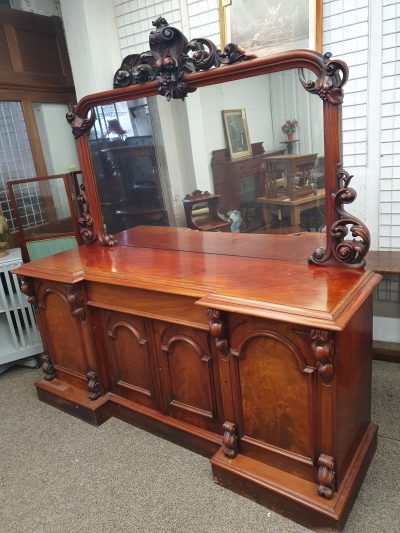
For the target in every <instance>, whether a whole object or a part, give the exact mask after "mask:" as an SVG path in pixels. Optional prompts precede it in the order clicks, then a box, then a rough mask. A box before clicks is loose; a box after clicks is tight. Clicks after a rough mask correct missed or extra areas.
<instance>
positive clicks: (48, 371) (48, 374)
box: [40, 353, 56, 381]
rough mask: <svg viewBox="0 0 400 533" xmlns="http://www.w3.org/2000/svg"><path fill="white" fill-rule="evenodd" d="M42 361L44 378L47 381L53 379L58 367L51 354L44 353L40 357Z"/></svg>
mask: <svg viewBox="0 0 400 533" xmlns="http://www.w3.org/2000/svg"><path fill="white" fill-rule="evenodd" d="M40 362H41V365H42V371H43V374H44V379H45V380H46V381H51V380H53V379H54V378H55V377H56V369H55V366H54V363H53V360H52V358H51V357H50V355H48V354H47V353H44V354H42V355H41V357H40Z"/></svg>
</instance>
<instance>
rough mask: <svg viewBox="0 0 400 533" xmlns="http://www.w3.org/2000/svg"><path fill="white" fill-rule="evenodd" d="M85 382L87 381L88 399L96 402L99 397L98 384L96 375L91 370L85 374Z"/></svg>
mask: <svg viewBox="0 0 400 533" xmlns="http://www.w3.org/2000/svg"><path fill="white" fill-rule="evenodd" d="M86 377H87V380H88V391H89V394H88V397H89V400H97V398H98V397H99V396H101V392H100V383H99V380H98V379H97V374H96V372H94V371H93V370H90V371H89V372H88V373H87V374H86Z"/></svg>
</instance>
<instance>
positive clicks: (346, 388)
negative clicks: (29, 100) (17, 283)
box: [18, 18, 380, 530]
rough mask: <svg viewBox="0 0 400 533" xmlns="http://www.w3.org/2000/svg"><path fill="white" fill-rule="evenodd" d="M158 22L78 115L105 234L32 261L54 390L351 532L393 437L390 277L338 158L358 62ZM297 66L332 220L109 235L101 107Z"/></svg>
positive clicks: (41, 389)
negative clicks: (308, 225)
mask: <svg viewBox="0 0 400 533" xmlns="http://www.w3.org/2000/svg"><path fill="white" fill-rule="evenodd" d="M154 24H155V29H154V31H153V32H152V33H151V36H150V48H151V52H149V53H146V54H144V55H143V56H142V55H132V56H128V57H127V58H125V60H124V62H123V64H122V66H121V68H120V69H119V70H118V72H117V74H116V77H115V86H116V87H117V88H116V90H112V91H107V92H103V93H99V94H97V95H91V96H88V97H86V98H83V99H82V100H81V101H80V103H79V104H78V107H77V108H76V109H75V110H74V112H73V113H71V114H70V115H69V116H68V120H69V121H70V123H71V125H72V127H73V133H74V135H75V137H76V138H77V146H78V151H79V154H80V159H81V163H82V170H83V178H84V183H83V188H82V190H81V194H80V197H81V201H80V206H81V213H80V216H79V225H80V231H81V236H82V238H83V240H84V241H85V242H86V243H88V244H86V245H83V246H80V247H79V248H77V249H74V250H70V251H68V252H64V253H62V254H58V255H55V256H51V257H47V258H45V259H42V260H40V261H35V262H33V263H28V264H26V265H24V266H23V267H21V268H19V269H18V274H19V275H20V276H24V278H25V281H24V285H23V291H24V292H25V294H27V295H28V297H29V301H30V302H31V303H32V304H34V305H35V306H36V309H37V317H38V322H39V325H40V329H41V332H42V335H43V342H44V345H45V355H44V356H43V366H42V367H43V372H44V378H43V379H42V380H40V381H39V382H38V383H37V384H36V387H37V391H38V395H39V397H40V399H41V400H43V401H45V402H48V403H50V404H52V405H54V406H56V407H58V408H60V409H62V410H64V411H66V412H69V413H71V414H73V415H75V416H78V417H80V418H82V419H84V420H86V421H88V422H90V423H92V424H100V423H102V422H104V421H105V420H106V419H107V418H109V417H110V416H116V417H119V418H122V419H124V420H127V421H128V422H131V423H133V424H136V425H139V426H140V427H143V428H145V429H147V430H149V431H153V432H155V433H157V434H159V435H162V436H164V437H165V438H168V439H170V440H173V441H174V442H177V443H179V444H181V445H184V446H187V447H189V448H191V449H193V450H196V451H198V452H200V453H203V454H205V455H207V456H209V457H211V465H212V470H213V474H214V476H215V478H216V480H217V481H218V482H219V483H220V484H222V485H223V486H226V487H228V488H231V489H233V490H236V491H238V492H240V493H241V494H244V495H246V496H248V497H251V498H253V499H255V500H256V501H259V502H261V503H263V504H265V505H267V506H268V507H269V508H271V509H276V510H277V511H278V512H280V513H283V514H285V515H287V516H289V517H291V518H292V519H294V520H296V521H298V522H300V523H302V524H305V525H306V526H307V527H311V528H314V529H319V530H320V529H322V528H328V529H329V528H330V529H335V528H341V527H343V525H344V522H345V521H346V518H347V515H348V513H349V512H350V509H351V506H352V503H353V501H354V499H355V497H356V495H357V492H358V489H359V487H360V485H361V483H362V479H363V477H364V475H365V472H366V469H367V467H368V465H369V462H370V460H371V458H372V456H373V453H374V451H375V447H376V436H377V427H376V425H375V424H373V423H372V422H371V412H370V407H371V331H372V329H371V328H372V325H371V323H372V296H371V294H372V291H373V288H374V287H375V286H376V284H377V283H378V282H379V280H380V276H379V275H378V274H376V273H374V272H372V271H371V270H364V269H363V265H364V259H363V258H364V256H365V254H366V252H367V250H368V246H369V236H368V230H367V228H366V227H365V226H364V225H363V224H362V222H361V221H359V220H357V219H355V218H354V217H352V216H350V215H349V214H348V213H347V212H346V211H345V210H344V208H343V202H344V201H346V203H347V202H351V201H352V200H353V199H354V196H355V194H354V191H353V190H352V189H351V188H350V187H349V182H350V179H351V177H350V176H349V175H348V174H347V172H346V171H345V170H343V168H342V166H341V164H340V160H339V155H340V142H339V141H340V137H339V132H340V104H341V101H342V96H343V93H342V85H343V84H344V83H345V81H346V79H347V67H346V65H345V64H344V63H343V62H341V61H339V60H331V59H330V56H329V55H326V56H322V55H321V54H319V53H317V52H313V51H310V50H300V51H290V52H284V53H281V54H277V55H275V56H270V57H263V58H257V59H252V60H247V59H248V58H247V56H245V55H243V51H241V50H240V49H239V48H238V47H236V46H234V45H229V46H228V47H227V48H226V49H225V52H224V53H221V52H219V51H218V50H217V49H216V47H215V46H214V45H213V43H211V42H210V41H208V40H207V39H204V40H200V41H192V42H191V43H187V40H186V39H185V38H184V36H183V35H182V33H181V32H179V30H177V29H176V28H171V27H169V26H168V25H167V22H166V21H165V19H163V18H159V19H158V20H157V21H155V23H154ZM193 50H194V51H195V52H196V53H195V54H193V56H190V55H189V54H186V55H185V53H186V52H189V51H193ZM185 51H186V52H185ZM176 58H179V61H178V60H177V59H176ZM221 64H223V65H225V66H223V67H220V68H213V69H210V67H211V66H216V67H219V66H220V65H221ZM287 68H296V69H300V81H301V83H302V84H303V85H304V87H305V89H306V90H308V91H310V92H311V93H316V94H318V95H319V96H320V97H322V99H323V106H324V120H325V125H324V127H325V183H326V206H325V209H326V220H327V227H328V230H327V232H326V233H314V234H313V233H306V234H297V235H291V236H281V235H261V234H236V233H235V234H232V233H223V232H220V233H217V232H204V231H191V230H189V229H178V228H170V227H167V228H161V227H156V228H149V227H147V228H146V227H138V228H134V229H132V230H129V231H125V232H122V233H121V234H119V235H117V236H116V237H115V238H114V237H111V236H110V235H108V234H107V233H106V232H105V231H104V227H103V219H102V216H101V211H100V206H99V202H98V198H97V191H96V187H95V181H94V176H93V173H92V165H91V160H90V155H89V151H88V141H87V131H88V129H89V128H90V126H91V124H92V123H93V120H94V119H93V114H90V110H91V109H92V108H93V106H95V105H99V104H104V103H107V102H114V101H120V100H124V99H127V98H135V97H142V96H150V95H155V94H157V93H160V94H161V95H162V96H166V97H167V98H168V99H169V98H183V97H185V96H187V95H188V93H190V92H192V91H193V90H196V89H198V88H200V87H201V86H203V85H210V84H212V83H222V82H224V81H232V80H236V79H239V78H242V77H245V76H256V75H258V74H265V73H269V72H275V71H277V70H281V69H287ZM303 68H308V69H310V70H312V71H313V72H314V73H315V75H316V78H317V79H316V81H308V82H307V81H306V80H305V78H304V75H303V74H302V71H301V69H303ZM190 70H192V71H193V70H194V71H195V72H194V73H192V74H190V75H186V72H188V71H190ZM146 81H147V82H146ZM143 82H146V83H143ZM316 97H317V96H316ZM189 98H190V95H189ZM262 157H263V158H265V154H264V155H263V156H262ZM237 164H240V161H238V162H237ZM225 199H226V200H227V199H228V198H225ZM348 226H350V227H351V232H352V235H353V237H356V236H357V239H354V240H351V239H347V238H346V235H347V233H348ZM116 242H118V243H119V245H118V246H115V244H116ZM99 244H100V246H98V245H99ZM313 251H314V252H313ZM310 254H311V256H310ZM308 256H309V259H308V260H307V257H308ZM323 265H325V266H327V268H322V266H323ZM349 266H351V267H352V268H349Z"/></svg>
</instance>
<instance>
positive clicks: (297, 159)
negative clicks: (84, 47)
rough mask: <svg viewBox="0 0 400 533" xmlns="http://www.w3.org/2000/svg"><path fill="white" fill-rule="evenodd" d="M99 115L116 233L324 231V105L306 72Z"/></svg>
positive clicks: (103, 181) (99, 153)
mask: <svg viewBox="0 0 400 533" xmlns="http://www.w3.org/2000/svg"><path fill="white" fill-rule="evenodd" d="M312 76H313V75H312V73H309V74H308V77H310V78H311V77H312ZM95 114H96V121H95V124H94V126H93V127H92V129H91V131H90V135H89V149H90V154H91V158H92V166H93V170H94V174H95V179H96V184H97V191H98V196H99V200H100V205H101V210H102V216H103V220H104V223H105V225H106V228H107V231H108V232H109V233H112V234H118V233H119V232H121V231H124V230H127V229H129V228H132V227H135V226H137V225H153V226H154V225H155V226H168V225H171V226H180V227H189V228H193V229H199V230H201V231H223V232H241V233H259V234H263V233H264V234H293V233H297V232H311V231H312V232H321V231H324V229H325V182H324V180H325V169H324V134H323V104H322V101H321V100H320V99H319V98H318V97H315V96H314V95H312V94H310V93H309V92H307V91H305V90H304V88H303V87H302V85H301V83H300V81H299V77H298V70H297V69H291V70H285V71H281V72H275V73H271V74H263V75H260V76H254V77H249V78H243V79H239V80H235V81H229V82H225V83H220V84H216V85H209V86H205V87H201V88H199V89H198V90H197V91H196V92H195V93H193V94H190V95H189V96H188V98H186V99H185V101H180V100H175V101H171V102H166V101H165V99H163V98H162V97H160V96H152V97H149V98H139V99H136V100H127V101H121V102H116V103H111V104H106V105H99V106H97V107H96V108H95ZM117 238H118V235H117Z"/></svg>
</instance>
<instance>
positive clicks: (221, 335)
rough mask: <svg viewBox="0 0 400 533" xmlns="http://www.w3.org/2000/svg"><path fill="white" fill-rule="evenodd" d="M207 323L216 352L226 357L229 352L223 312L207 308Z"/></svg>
mask: <svg viewBox="0 0 400 533" xmlns="http://www.w3.org/2000/svg"><path fill="white" fill-rule="evenodd" d="M208 323H209V326H210V333H211V336H212V337H214V339H215V346H216V348H217V350H218V354H219V355H220V356H222V357H226V356H227V355H228V353H229V349H228V339H227V329H228V328H227V323H226V317H225V314H224V313H223V312H222V311H219V310H218V309H209V310H208Z"/></svg>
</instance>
